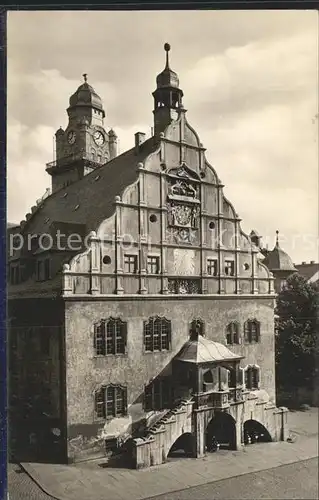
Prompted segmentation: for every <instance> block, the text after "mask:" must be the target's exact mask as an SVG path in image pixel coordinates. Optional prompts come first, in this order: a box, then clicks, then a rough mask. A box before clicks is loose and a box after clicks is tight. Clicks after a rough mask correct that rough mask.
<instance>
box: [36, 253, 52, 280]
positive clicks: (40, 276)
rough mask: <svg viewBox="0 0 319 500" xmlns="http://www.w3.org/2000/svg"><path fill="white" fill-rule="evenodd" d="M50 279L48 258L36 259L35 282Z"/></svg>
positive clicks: (49, 261)
mask: <svg viewBox="0 0 319 500" xmlns="http://www.w3.org/2000/svg"><path fill="white" fill-rule="evenodd" d="M46 266H47V267H46ZM50 279H51V259H50V257H46V258H44V259H38V260H37V263H36V281H49V280H50Z"/></svg>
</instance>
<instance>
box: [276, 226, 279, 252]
mask: <svg viewBox="0 0 319 500" xmlns="http://www.w3.org/2000/svg"><path fill="white" fill-rule="evenodd" d="M276 247H277V248H278V247H279V231H278V229H277V231H276Z"/></svg>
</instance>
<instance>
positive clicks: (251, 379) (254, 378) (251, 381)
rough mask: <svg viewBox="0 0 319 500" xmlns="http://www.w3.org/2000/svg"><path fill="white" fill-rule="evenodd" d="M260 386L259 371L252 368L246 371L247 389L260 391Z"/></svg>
mask: <svg viewBox="0 0 319 500" xmlns="http://www.w3.org/2000/svg"><path fill="white" fill-rule="evenodd" d="M258 384H259V369H258V368H257V367H255V366H251V367H249V368H247V370H245V386H246V389H258Z"/></svg>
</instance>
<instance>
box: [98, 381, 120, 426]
mask: <svg viewBox="0 0 319 500" xmlns="http://www.w3.org/2000/svg"><path fill="white" fill-rule="evenodd" d="M94 408H95V416H96V418H97V419H105V418H107V417H123V416H124V415H126V414H127V388H126V387H123V386H121V385H108V386H103V387H101V388H100V389H98V390H97V391H95V393H94Z"/></svg>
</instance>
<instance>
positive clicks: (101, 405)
mask: <svg viewBox="0 0 319 500" xmlns="http://www.w3.org/2000/svg"><path fill="white" fill-rule="evenodd" d="M104 398H105V391H104V389H101V390H100V391H98V392H96V393H95V412H96V416H97V417H98V418H105V399H104Z"/></svg>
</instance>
